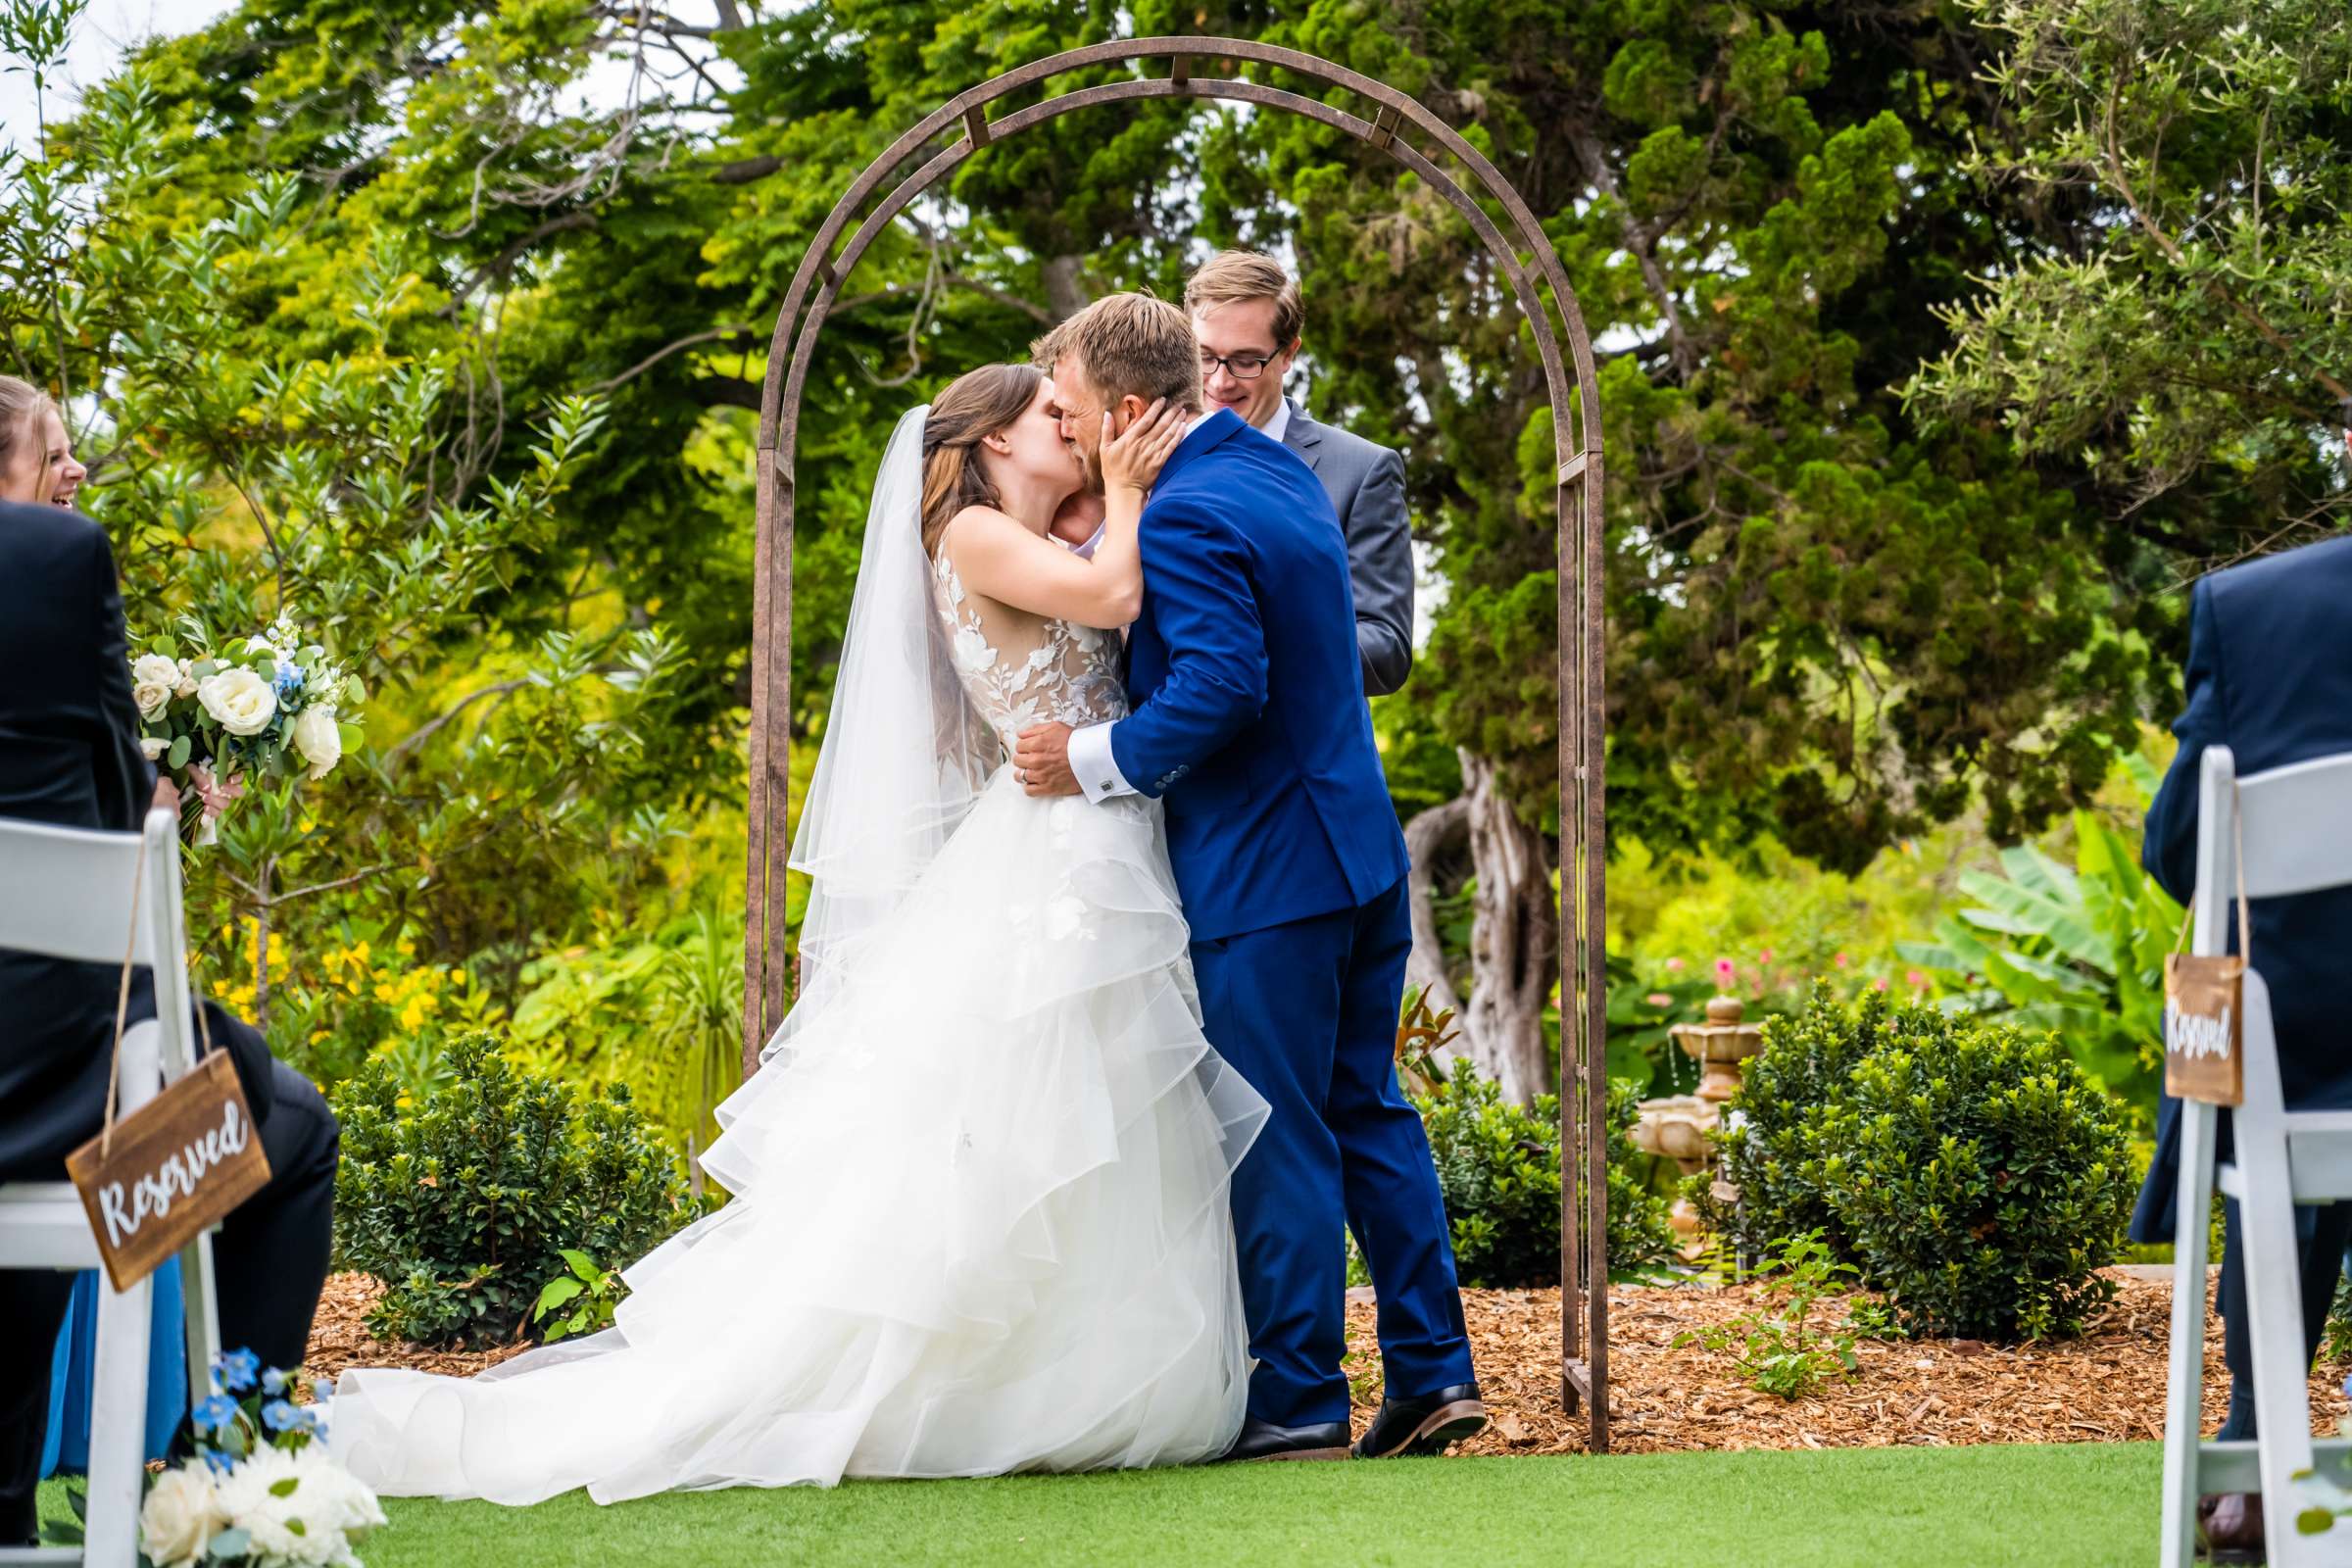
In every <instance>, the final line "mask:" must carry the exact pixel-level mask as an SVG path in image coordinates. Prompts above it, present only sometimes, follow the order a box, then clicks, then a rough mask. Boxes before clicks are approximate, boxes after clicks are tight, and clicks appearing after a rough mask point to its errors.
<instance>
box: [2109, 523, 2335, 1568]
mask: <svg viewBox="0 0 2352 1568" xmlns="http://www.w3.org/2000/svg"><path fill="white" fill-rule="evenodd" d="M2183 685H2184V686H2185V688H2186V695H2187V707H2186V708H2185V710H2184V711H2182V712H2181V714H2180V719H2179V720H2178V721H2177V722H2176V723H2175V724H2174V725H2173V733H2174V734H2176V735H2178V736H2179V737H2180V753H2179V755H2178V756H2176V757H2175V758H2174V759H2173V766H2172V770H2171V771H2170V772H2169V773H2167V774H2166V775H2165V780H2164V786H2163V788H2162V789H2161V790H2160V791H2158V793H2157V796H2156V802H2155V804H2154V805H2153V806H2151V807H2150V808H2149V809H2148V822H2147V837H2146V840H2145V842H2144V844H2143V846H2142V849H2141V852H2140V858H2141V859H2142V861H2143V862H2144V863H2145V864H2146V866H2147V868H2148V870H2149V871H2150V872H2151V873H2152V874H2154V876H2155V878H2156V880H2157V881H2158V882H2159V883H2160V884H2162V886H2163V887H2164V890H2165V891H2166V892H2167V893H2170V894H2171V895H2172V896H2173V897H2174V898H2176V899H2178V900H2180V902H2182V903H2184V904H2185V903H2186V902H2188V899H2189V897H2190V895H2191V894H2192V893H2193V892H2194V889H2195V882H2196V864H2197V782H2198V773H2199V769H2200V767H2201V765H2202V759H2203V757H2204V753H2205V749H2206V748H2207V747H2209V746H2227V747H2229V750H2230V752H2231V753H2232V754H2233V755H2234V757H2235V759H2236V762H2237V773H2238V776H2239V777H2241V778H2243V777H2245V776H2247V775H2249V774H2253V773H2260V772H2265V771H2267V770H2269V769H2271V768H2274V767H2283V766H2285V765H2286V764H2288V763H2290V762H2302V761H2308V760H2312V759H2313V758H2319V757H2331V756H2335V755H2337V754H2339V753H2343V752H2352V539H2331V540H2328V541H2327V542H2325V543H2323V544H2316V545H2309V546H2306V547H2304V548H2303V549H2300V550H2290V551H2286V552H2284V553H2282V554H2279V555H2276V556H2271V557H2268V558H2266V559H2264V560H2261V561H2256V562H2251V563H2249V564H2245V565H2242V566H2233V567H2230V568H2229V570H2227V571H2219V572H2215V573H2214V574H2213V575H2211V576H2209V577H2205V578H2202V579H2200V580H2199V581H2198V583H2197V585H2196V588H2195V589H2194V590H2193V591H2192V592H2191V594H2190V596H2189V616H2188V665H2187V669H2186V671H2185V673H2184V679H2183ZM2250 913H2251V916H2252V919H2251V924H2252V929H2253V943H2254V952H2253V963H2254V965H2255V967H2256V968H2258V969H2260V970H2261V971H2262V977H2263V980H2264V982H2265V983H2266V984H2268V985H2269V987H2270V992H2271V1013H2272V1018H2273V1022H2274V1024H2275V1025H2276V1028H2277V1031H2278V1075H2279V1079H2280V1087H2281V1089H2282V1090H2283V1091H2284V1095H2285V1100H2286V1104H2287V1107H2288V1108H2289V1109H2313V1108H2325V1107H2335V1108H2352V1049H2347V1047H2352V1041H2348V1040H2347V1039H2346V1038H2345V1031H2344V1025H2343V1021H2342V1006H2343V1000H2342V999H2343V987H2344V981H2345V975H2346V969H2347V963H2348V962H2352V888H2328V889H2324V890H2322V891H2320V892H2317V893H2305V894H2299V895H2296V896H2294V897H2291V898H2278V899H2260V900H2256V901H2254V907H2253V908H2252V910H2251V911H2250ZM2229 929H2230V942H2231V945H2232V949H2233V950H2234V947H2235V943H2236V925H2235V923H2234V921H2232V922H2231V924H2230V927H2229ZM2220 1122H2221V1127H2220V1132H2221V1143H2220V1157H2222V1158H2223V1159H2228V1158H2229V1112H2227V1111H2224V1112H2223V1113H2222V1115H2221V1118H2220ZM2179 1166H2180V1102H2178V1101H2176V1100H2173V1099H2170V1098H2167V1099H2166V1100H2165V1101H2164V1103H2163V1106H2162V1108H2161V1110H2160V1111H2159V1113H2158V1117H2157V1123H2156V1156H2155V1160H2154V1162H2153V1163H2152V1164H2151V1165H2150V1166H2149V1168H2148V1179H2147V1183H2146V1185H2145V1186H2144V1187H2142V1188H2141V1190H2140V1195H2139V1203H2138V1206H2137V1207H2136V1208H2135V1210H2134V1211H2133V1213H2132V1216H2131V1239H2132V1240H2133V1241H2136V1242H2170V1241H2172V1240H2173V1238H2174V1235H2175V1212H2176V1205H2175V1190H2176V1188H2177V1186H2178V1178H2179ZM2225 1210H2226V1213H2227V1215H2228V1220H2227V1227H2226V1231H2225V1240H2224V1244H2223V1249H2222V1287H2221V1306H2222V1320H2223V1326H2224V1337H2223V1342H2222V1343H2223V1356H2224V1359H2225V1360H2226V1361H2227V1363H2228V1364H2229V1418H2228V1420H2227V1421H2226V1422H2225V1423H2224V1424H2223V1427H2222V1433H2221V1435H2222V1436H2223V1437H2225V1438H2235V1439H2244V1438H2251V1437H2253V1436H2254V1434H2255V1419H2256V1411H2255V1409H2254V1398H2253V1388H2254V1382H2253V1365H2254V1364H2253V1353H2252V1349H2251V1347H2250V1345H2249V1343H2248V1340H2247V1332H2246V1330H2247V1324H2246V1289H2245V1265H2244V1259H2243V1257H2242V1255H2241V1252H2240V1249H2239V1244H2238V1217H2237V1202H2236V1201H2235V1200H2234V1199H2232V1200H2228V1201H2226V1203H2225ZM2295 1218H2296V1229H2297V1231H2298V1232H2299V1233H2300V1240H2301V1244H2302V1256H2303V1281H2302V1284H2303V1292H2302V1295H2303V1332H2304V1338H2305V1340H2306V1341H2307V1342H2308V1344H2307V1346H2306V1348H2307V1349H2308V1350H2310V1351H2312V1352H2315V1353H2316V1352H2317V1350H2318V1348H2319V1344H2320V1331H2321V1328H2322V1325H2323V1324H2324V1322H2325V1321H2326V1319H2327V1307H2328V1303H2329V1301H2330V1300H2331V1299H2333V1297H2334V1294H2335V1281H2336V1276H2337V1274H2338V1272H2339V1270H2340V1269H2341V1267H2342V1258H2343V1252H2344V1247H2345V1243H2346V1241H2347V1239H2352V1203H2328V1204H2323V1205H2318V1206H2307V1207H2301V1208H2298V1209H2297V1210H2296V1214H2295ZM2203 1512H2204V1513H2205V1515H2206V1520H2205V1523H2206V1529H2207V1535H2208V1538H2209V1539H2210V1541H2211V1542H2212V1544H2213V1545H2214V1547H2215V1549H2216V1551H2217V1554H2219V1553H2223V1552H2229V1551H2246V1550H2255V1551H2258V1550H2259V1547H2260V1544H2261V1529H2262V1513H2261V1510H2260V1509H2259V1508H2258V1507H2253V1506H2250V1505H2249V1499H2247V1498H2245V1497H2243V1496H2239V1495H2229V1496H2225V1497H2218V1498H2209V1499H2207V1502H2206V1506H2205V1508H2204V1509H2203ZM2249 1560H2256V1559H2249Z"/></svg>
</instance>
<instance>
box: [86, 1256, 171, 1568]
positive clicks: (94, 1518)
mask: <svg viewBox="0 0 2352 1568" xmlns="http://www.w3.org/2000/svg"><path fill="white" fill-rule="evenodd" d="M154 1294H155V1283H154V1281H153V1280H141V1281H140V1282H139V1283H138V1284H136V1285H134V1286H132V1287H131V1288H130V1289H129V1290H127V1291H123V1292H122V1293H120V1294H117V1293H116V1292H115V1291H114V1290H112V1289H110V1288H109V1287H108V1286H107V1284H106V1281H105V1278H104V1276H103V1275H101V1276H100V1279H99V1284H98V1344H97V1353H96V1355H95V1356H94V1357H93V1359H94V1361H95V1362H96V1366H95V1368H94V1370H93V1375H92V1378H91V1384H92V1388H91V1399H90V1492H89V1516H88V1519H87V1521H86V1526H87V1530H88V1537H87V1540H86V1543H85V1544H84V1547H83V1550H84V1552H85V1553H86V1555H85V1557H84V1559H83V1560H84V1561H85V1562H86V1563H88V1564H89V1565H90V1568H133V1565H134V1564H136V1563H137V1561H138V1544H139V1492H140V1479H141V1476H142V1475H143V1473H144V1472H145V1469H146V1458H147V1455H146V1446H147V1353H148V1337H149V1334H150V1332H151V1331H152V1327H153V1318H154V1303H153V1298H154Z"/></svg>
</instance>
